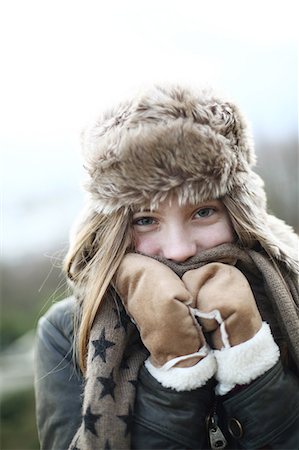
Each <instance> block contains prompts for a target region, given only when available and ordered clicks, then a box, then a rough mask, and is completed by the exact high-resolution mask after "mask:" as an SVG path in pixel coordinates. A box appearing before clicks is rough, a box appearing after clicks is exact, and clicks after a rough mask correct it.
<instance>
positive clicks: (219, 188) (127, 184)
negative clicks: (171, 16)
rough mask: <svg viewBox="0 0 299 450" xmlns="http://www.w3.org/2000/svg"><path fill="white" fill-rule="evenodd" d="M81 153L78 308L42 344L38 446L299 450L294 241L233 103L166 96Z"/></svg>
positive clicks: (42, 332) (152, 96) (143, 100)
mask: <svg viewBox="0 0 299 450" xmlns="http://www.w3.org/2000/svg"><path fill="white" fill-rule="evenodd" d="M82 144H83V151H84V156H85V167H86V169H87V173H88V180H87V183H86V189H87V192H88V193H89V199H88V202H87V207H86V210H85V211H84V213H83V215H82V216H81V219H80V220H79V223H78V224H77V226H76V229H75V231H74V232H73V235H72V238H71V245H70V249H69V252H68V254H67V257H66V260H65V270H66V273H67V277H68V280H69V282H70V283H71V285H72V287H73V290H74V297H72V298H69V299H66V300H64V301H62V302H60V303H58V304H56V305H54V306H53V307H52V308H51V309H50V310H49V311H48V313H47V314H46V315H45V317H42V318H41V319H40V322H39V328H38V335H37V353H36V399H37V423H38V430H39V436H40V441H41V447H42V448H43V449H53V450H54V449H55V450H58V449H67V448H69V449H73V450H75V449H80V450H92V449H99V448H101V449H109V448H111V449H130V448H133V449H190V448H193V449H205V448H231V449H234V448H235V449H236V448H255V449H256V448H270V447H271V448H276V449H281V448H288V449H297V448H298V445H299V431H298V430H299V389H298V387H299V380H298V368H299V348H298V342H299V326H298V325H299V321H298V306H299V301H298V286H297V275H298V265H297V262H296V258H297V252H298V241H297V238H296V235H295V234H294V233H293V231H292V230H291V228H290V227H288V226H287V225H285V224H284V223H283V222H282V221H280V220H279V219H277V218H275V217H273V216H271V215H269V214H268V213H267V211H266V199H265V193H264V190H263V182H262V181H261V179H260V178H259V177H258V175H257V174H255V173H254V172H253V171H252V167H253V166H254V163H255V155H254V150H253V144H252V140H251V137H250V133H249V130H248V126H247V124H246V121H245V119H244V118H243V117H242V115H241V113H240V111H239V109H238V108H237V106H236V105H235V104H233V103H232V102H231V101H228V100H226V99H223V98H221V97H220V96H218V95H216V94H215V93H214V92H213V91H211V90H204V89H202V90H199V91H193V90H191V89H186V88H183V87H167V86H166V87H156V88H153V89H152V90H150V91H149V92H146V93H142V94H139V95H137V96H136V97H135V98H133V99H132V100H130V101H128V102H126V103H123V104H121V105H119V106H118V107H116V108H115V109H112V110H110V111H108V112H107V113H106V114H104V115H103V116H102V117H101V118H100V119H99V120H98V121H97V122H96V123H95V124H93V125H92V126H91V127H90V128H89V129H87V130H86V131H85V133H84V134H83V138H82ZM73 342H74V345H73ZM73 351H74V352H73Z"/></svg>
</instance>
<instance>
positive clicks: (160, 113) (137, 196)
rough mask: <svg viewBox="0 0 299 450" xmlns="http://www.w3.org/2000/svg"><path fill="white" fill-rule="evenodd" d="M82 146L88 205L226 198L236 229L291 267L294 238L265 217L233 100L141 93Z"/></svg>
mask: <svg viewBox="0 0 299 450" xmlns="http://www.w3.org/2000/svg"><path fill="white" fill-rule="evenodd" d="M82 147H83V154H84V157H85V168H86V170H87V172H88V179H87V181H86V184H85V188H86V190H87V191H88V193H89V196H90V203H89V206H88V208H89V209H90V210H92V211H97V212H98V213H100V214H110V213H111V212H113V211H116V210H118V209H120V208H126V209H127V210H133V211H134V210H135V209H140V208H143V207H147V208H148V207H150V208H155V207H156V206H157V205H158V204H159V202H160V201H163V200H164V199H165V198H166V197H167V196H169V195H176V196H177V197H178V200H179V202H180V203H184V202H186V201H187V200H188V201H189V202H191V203H194V204H199V203H201V202H203V201H205V200H209V199H219V198H223V199H228V200H229V199H232V202H233V203H234V209H236V208H237V210H238V211H237V215H238V216H239V217H240V219H241V220H242V222H243V223H246V225H247V230H243V234H246V233H247V232H248V229H250V230H251V231H250V232H251V234H253V236H254V240H257V241H259V242H260V244H261V245H262V247H263V248H265V250H266V251H267V253H268V254H269V255H270V256H272V257H274V258H275V259H278V260H280V261H283V262H284V263H286V265H287V266H288V268H291V270H297V269H298V266H296V264H295V263H294V261H293V260H294V259H296V260H297V259H298V240H297V238H296V236H295V234H294V232H293V230H292V229H291V228H290V227H288V226H287V225H286V224H285V223H284V222H283V221H279V220H278V219H275V218H273V217H271V216H270V215H268V213H267V210H266V195H265V191H264V183H263V181H262V179H261V178H260V177H259V176H258V175H257V174H256V173H255V172H254V171H253V170H252V168H253V167H254V165H255V162H256V157H255V152H254V146H253V141H252V136H251V132H250V128H249V125H248V123H247V122H246V120H245V118H244V117H243V115H242V114H241V112H240V110H239V108H238V107H237V106H236V105H235V103H233V102H232V101H230V100H228V99H226V98H222V97H221V96H219V95H217V94H216V93H215V92H214V91H213V90H212V89H209V90H208V89H201V90H197V91H196V90H193V89H189V88H184V87H180V86H166V87H165V86H164V87H155V88H153V89H152V90H150V91H149V92H145V93H141V94H139V95H137V96H136V98H134V99H131V100H130V101H128V102H126V103H122V104H120V105H119V106H117V107H116V108H114V109H111V110H110V111H108V112H106V113H105V114H103V115H102V116H101V117H100V118H99V119H98V120H97V121H96V123H93V124H92V125H91V126H90V127H88V128H87V129H86V130H85V132H84V133H83V134H82ZM226 206H227V205H226ZM286 242H287V245H286V244H285V243H286ZM290 242H291V244H290ZM296 268H297V269H296Z"/></svg>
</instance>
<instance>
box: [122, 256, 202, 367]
mask: <svg viewBox="0 0 299 450" xmlns="http://www.w3.org/2000/svg"><path fill="white" fill-rule="evenodd" d="M113 284H114V287H115V290H116V292H117V293H118V294H119V296H120V298H121V300H122V302H123V304H124V306H125V308H126V311H127V313H128V314H129V315H130V316H131V318H132V319H133V321H134V322H135V323H136V325H137V327H138V329H139V331H140V336H141V339H142V341H143V343H144V345H145V347H146V348H147V349H148V350H149V352H150V355H151V356H150V359H151V362H152V364H153V365H154V366H156V367H160V366H163V365H164V364H165V363H166V362H167V361H170V360H172V359H173V358H177V357H181V356H185V355H192V354H193V353H196V352H198V350H199V349H200V348H201V347H202V346H203V345H204V343H205V340H204V336H203V334H202V331H201V328H200V326H199V325H198V323H197V321H196V320H195V319H194V317H193V316H192V314H191V313H190V308H189V307H188V306H189V305H191V303H192V296H191V295H190V293H189V292H188V290H187V289H186V287H185V285H184V283H183V282H182V280H181V279H180V278H179V277H178V276H177V275H176V274H175V273H174V272H173V271H172V270H171V269H170V268H168V267H167V266H165V265H164V264H162V263H160V262H158V261H156V260H154V259H152V258H150V257H147V256H143V255H139V254H135V253H129V254H127V255H126V256H125V257H124V259H123V260H122V262H121V264H120V266H119V268H118V270H117V273H116V276H115V277H114V282H113ZM202 357H203V356H195V357H194V356H193V357H190V358H188V357H187V359H184V360H180V361H179V362H178V363H177V364H176V366H180V367H186V366H192V365H194V364H196V362H198V361H199V360H200V359H201V358H202Z"/></svg>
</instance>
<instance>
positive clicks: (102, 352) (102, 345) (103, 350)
mask: <svg viewBox="0 0 299 450" xmlns="http://www.w3.org/2000/svg"><path fill="white" fill-rule="evenodd" d="M92 344H93V346H94V348H95V352H94V355H93V357H92V361H93V360H94V359H95V358H96V357H97V356H100V358H101V359H102V361H104V362H106V354H107V349H108V348H110V347H113V346H114V345H115V343H114V342H112V341H108V340H107V339H106V332H105V328H104V329H103V330H102V333H101V336H100V339H97V340H95V341H92Z"/></svg>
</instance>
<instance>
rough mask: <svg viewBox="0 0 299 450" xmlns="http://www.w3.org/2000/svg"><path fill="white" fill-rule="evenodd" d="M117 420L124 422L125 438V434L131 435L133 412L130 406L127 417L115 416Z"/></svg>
mask: <svg viewBox="0 0 299 450" xmlns="http://www.w3.org/2000/svg"><path fill="white" fill-rule="evenodd" d="M117 417H118V418H119V419H121V420H122V421H123V422H125V424H126V429H125V436H127V434H129V433H131V430H132V425H133V417H134V415H133V411H132V408H131V405H129V411H128V414H127V415H123V416H117Z"/></svg>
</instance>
